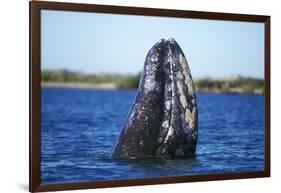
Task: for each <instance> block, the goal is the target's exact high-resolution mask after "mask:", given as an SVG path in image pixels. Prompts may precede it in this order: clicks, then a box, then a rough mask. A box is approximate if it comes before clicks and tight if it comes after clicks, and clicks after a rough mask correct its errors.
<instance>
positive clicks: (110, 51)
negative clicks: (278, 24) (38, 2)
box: [41, 10, 264, 78]
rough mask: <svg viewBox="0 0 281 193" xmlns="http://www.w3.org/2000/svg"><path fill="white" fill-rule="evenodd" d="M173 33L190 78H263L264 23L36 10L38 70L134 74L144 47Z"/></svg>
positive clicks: (142, 58) (140, 64)
mask: <svg viewBox="0 0 281 193" xmlns="http://www.w3.org/2000/svg"><path fill="white" fill-rule="evenodd" d="M169 37H173V38H175V39H176V41H177V42H178V43H179V45H180V46H181V48H182V49H183V51H184V53H185V55H186V58H187V61H188V63H189V65H190V69H191V73H192V76H193V77H195V78H196V77H201V76H211V77H227V76H233V75H243V76H251V77H256V78H263V77H264V67H263V66H264V24H263V23H255V22H233V21H218V20H206V19H204V20H203V19H183V18H169V17H155V16H132V15H118V14H103V13H86V12H74V11H54V10H42V11H41V66H42V69H68V70H74V71H79V72H84V73H119V74H134V73H137V72H140V71H141V70H142V68H143V64H144V60H145V56H146V54H147V52H148V50H149V49H150V48H151V47H152V46H153V45H154V44H155V43H156V42H157V41H158V40H159V39H161V38H169Z"/></svg>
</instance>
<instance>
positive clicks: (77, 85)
mask: <svg viewBox="0 0 281 193" xmlns="http://www.w3.org/2000/svg"><path fill="white" fill-rule="evenodd" d="M41 86H42V87H50V88H78V89H104V90H132V89H124V88H118V87H117V86H116V85H115V84H114V83H101V84H93V83H77V82H41ZM136 90H137V89H136ZM196 92H197V93H214V94H238V95H239V94H245V95H262V96H263V94H262V93H257V92H235V91H219V90H207V89H196Z"/></svg>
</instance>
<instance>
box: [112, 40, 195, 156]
mask: <svg viewBox="0 0 281 193" xmlns="http://www.w3.org/2000/svg"><path fill="white" fill-rule="evenodd" d="M197 138H198V108H197V101H196V95H195V90H194V84H193V80H192V77H191V73H190V69H189V66H188V63H187V61H186V58H185V55H184V53H183V51H182V50H181V48H180V46H179V45H178V43H177V42H176V41H175V40H174V39H172V38H170V39H168V40H165V39H161V40H160V41H158V42H157V43H156V44H155V45H154V46H153V47H152V48H151V49H150V50H149V52H148V54H147V56H146V59H145V63H144V68H143V72H142V76H141V80H140V84H139V88H138V91H137V96H136V98H135V101H134V103H133V105H132V107H131V110H130V112H129V114H128V117H127V120H126V122H125V124H124V126H123V129H122V131H121V133H120V136H119V139H118V140H117V141H116V143H115V145H114V147H113V152H112V157H113V158H124V159H143V158H147V157H155V156H156V157H166V158H174V157H192V156H194V155H195V150H196V144H197Z"/></svg>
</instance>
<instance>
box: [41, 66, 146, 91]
mask: <svg viewBox="0 0 281 193" xmlns="http://www.w3.org/2000/svg"><path fill="white" fill-rule="evenodd" d="M140 75H141V73H138V74H136V75H120V74H99V75H97V74H84V73H80V72H73V71H68V70H42V72H41V81H42V83H79V84H92V85H99V84H105V83H113V84H114V85H115V87H116V88H120V89H135V88H137V87H138V84H139V80H140Z"/></svg>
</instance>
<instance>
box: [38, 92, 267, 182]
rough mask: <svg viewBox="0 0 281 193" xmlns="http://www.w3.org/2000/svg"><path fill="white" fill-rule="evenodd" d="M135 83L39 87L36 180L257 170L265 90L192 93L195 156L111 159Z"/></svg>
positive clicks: (261, 150)
mask: <svg viewBox="0 0 281 193" xmlns="http://www.w3.org/2000/svg"><path fill="white" fill-rule="evenodd" d="M135 94H136V91H124V90H123V91H121V90H98V89H71V88H47V87H43V88H42V93H41V97H42V99H41V111H42V112H41V183H60V182H77V181H96V180H110V179H128V178H146V177H155V176H175V175H194V174H210V173H226V172H227V173H229V172H243V171H261V170H263V166H264V159H263V156H264V143H263V140H264V126H263V125H264V116H263V114H264V108H263V106H264V97H263V96H260V95H242V94H241V95H235V94H207V93H199V94H197V100H198V107H199V140H198V146H197V153H196V157H195V158H192V159H174V160H161V159H160V160H159V159H149V160H134V161H129V160H128V161H125V160H113V159H111V158H110V153H111V150H112V146H113V144H114V142H115V140H116V139H117V137H118V135H119V132H120V129H121V128H122V125H123V122H124V121H125V119H126V116H127V113H128V110H129V108H130V107H131V105H132V102H133V100H134V97H135Z"/></svg>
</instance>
